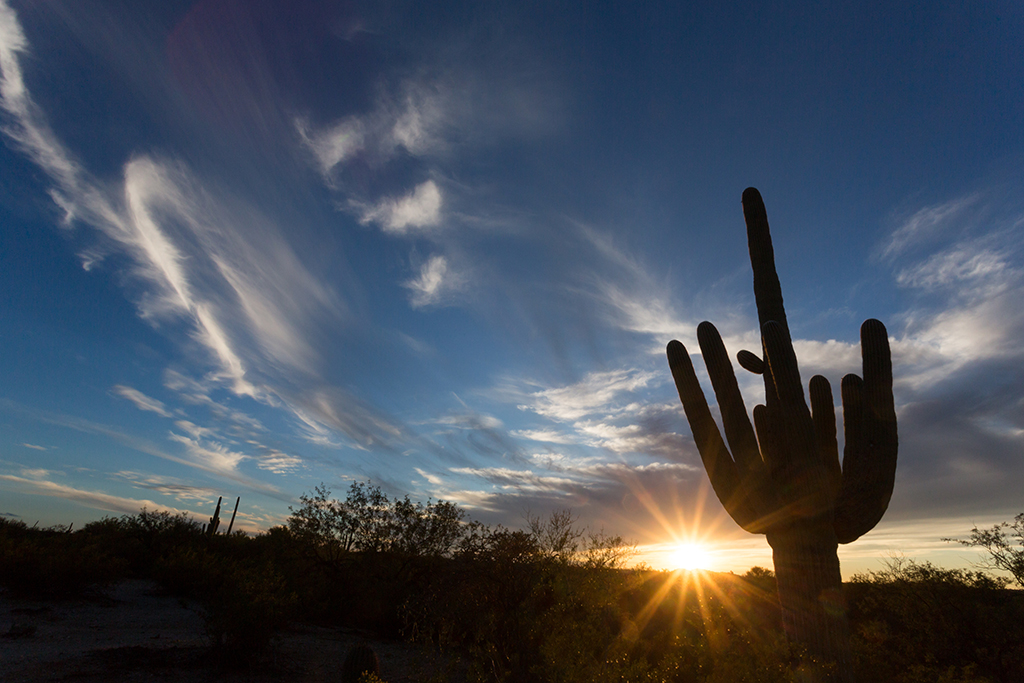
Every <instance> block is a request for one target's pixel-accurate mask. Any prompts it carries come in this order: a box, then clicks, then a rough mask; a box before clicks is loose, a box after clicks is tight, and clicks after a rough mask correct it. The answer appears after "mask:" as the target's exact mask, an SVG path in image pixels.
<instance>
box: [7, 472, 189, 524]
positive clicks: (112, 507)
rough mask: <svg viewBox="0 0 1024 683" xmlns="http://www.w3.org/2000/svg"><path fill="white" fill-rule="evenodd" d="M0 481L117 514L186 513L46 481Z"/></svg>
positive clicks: (13, 476) (14, 478) (149, 501)
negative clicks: (149, 512) (144, 511)
mask: <svg viewBox="0 0 1024 683" xmlns="http://www.w3.org/2000/svg"><path fill="white" fill-rule="evenodd" d="M0 481H3V482H9V484H13V485H14V488H15V489H16V490H19V491H25V492H29V493H33V494H36V495H41V496H52V497H54V498H63V499H64V500H70V501H72V502H75V503H81V504H83V505H87V506H89V507H92V508H97V509H99V510H106V511H107V512H114V513H118V514H129V515H131V514H136V513H138V512H139V510H141V509H142V508H147V509H148V510H152V511H157V512H163V511H166V512H170V513H172V514H179V513H181V512H187V511H186V510H179V509H178V508H173V507H169V506H167V505H161V504H160V503H155V502H153V501H152V500H147V499H137V498H125V497H122V496H115V495H112V494H109V493H104V492H102V491H90V490H88V489H82V488H76V487H74V486H68V485H66V484H61V483H58V482H55V481H49V480H46V479H35V478H33V479H29V478H25V477H18V476H15V475H11V474H0Z"/></svg>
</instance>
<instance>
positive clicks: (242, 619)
mask: <svg viewBox="0 0 1024 683" xmlns="http://www.w3.org/2000/svg"><path fill="white" fill-rule="evenodd" d="M155 576H156V578H157V579H158V580H159V581H160V582H161V583H162V584H163V585H164V586H165V587H167V588H168V590H170V591H172V592H173V593H175V594H177V595H181V596H183V597H189V598H193V599H195V600H197V601H198V602H199V603H200V604H201V605H202V611H203V619H204V621H205V623H206V628H207V633H208V634H209V636H210V640H211V642H212V644H213V645H214V646H215V647H216V648H218V649H219V650H222V651H224V652H225V653H227V654H239V655H248V654H255V653H260V652H262V651H264V650H266V649H267V648H268V646H269V645H270V643H271V640H272V638H273V636H274V635H275V634H276V633H277V632H278V631H279V630H280V629H281V628H283V627H284V626H285V624H286V623H287V622H288V620H289V619H290V617H291V616H292V610H293V607H294V605H295V602H296V600H295V595H294V594H293V593H291V592H290V591H288V589H287V586H286V585H285V582H284V580H283V579H282V577H281V575H280V574H279V573H278V572H277V571H276V570H275V569H274V567H273V565H271V564H269V563H266V562H260V561H254V560H245V559H234V558H231V557H228V556H225V555H221V554H218V553H214V552H211V551H209V550H207V549H204V548H183V549H179V550H178V551H176V552H173V553H171V554H170V555H168V556H166V557H164V558H162V559H161V560H160V561H159V563H158V564H157V565H156V567H155Z"/></svg>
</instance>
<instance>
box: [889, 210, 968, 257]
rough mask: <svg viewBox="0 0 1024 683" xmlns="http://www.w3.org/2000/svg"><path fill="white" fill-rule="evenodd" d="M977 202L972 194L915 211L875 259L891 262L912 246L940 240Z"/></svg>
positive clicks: (956, 226)
mask: <svg viewBox="0 0 1024 683" xmlns="http://www.w3.org/2000/svg"><path fill="white" fill-rule="evenodd" d="M981 199H982V194H981V193H973V194H969V195H965V196H963V197H958V198H956V199H952V200H950V201H947V202H944V203H941V204H935V205H932V206H926V207H923V208H921V209H918V210H917V211H915V212H914V213H912V214H911V215H910V216H909V217H907V218H906V219H905V220H904V221H903V222H902V224H901V225H900V226H899V227H898V228H896V229H895V230H894V231H893V232H892V234H891V235H890V236H889V238H888V240H886V242H885V243H884V244H882V245H881V246H880V247H879V248H878V249H876V251H875V253H876V257H877V258H880V259H882V260H887V261H888V260H892V259H894V258H896V257H897V256H900V255H901V254H903V253H904V252H906V251H907V250H909V249H911V248H913V247H916V246H919V245H921V244H923V243H927V242H928V241H931V240H933V239H936V238H938V237H941V236H942V235H944V234H946V233H947V232H948V231H950V230H952V229H962V227H963V225H964V215H965V213H966V212H967V210H968V209H972V208H976V207H977V204H978V202H979V201H980V200H981Z"/></svg>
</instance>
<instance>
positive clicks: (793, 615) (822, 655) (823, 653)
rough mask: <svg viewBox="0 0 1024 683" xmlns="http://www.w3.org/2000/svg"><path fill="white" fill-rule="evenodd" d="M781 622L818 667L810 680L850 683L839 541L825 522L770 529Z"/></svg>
mask: <svg viewBox="0 0 1024 683" xmlns="http://www.w3.org/2000/svg"><path fill="white" fill-rule="evenodd" d="M767 535H768V544H769V545H770V546H771V547H772V559H773V560H774V562H775V579H776V581H777V582H778V586H779V605H780V607H781V608H782V627H783V629H784V630H785V632H786V638H787V639H788V640H789V642H791V643H795V644H798V645H800V646H802V647H804V648H806V650H807V654H808V655H809V656H810V660H811V661H812V662H814V663H815V664H817V665H818V666H819V667H820V668H819V669H818V670H817V671H814V672H808V673H809V674H810V676H811V680H814V681H830V682H832V681H835V682H837V683H852V681H853V676H852V674H851V671H850V660H851V656H850V629H849V625H848V623H847V619H846V604H845V602H844V600H843V594H842V575H841V574H840V572H839V556H838V554H837V552H836V550H837V548H838V547H839V543H838V541H837V540H836V534H835V531H834V530H833V529H832V528H831V526H830V525H825V524H819V525H815V526H814V527H811V528H807V527H803V528H790V529H786V530H784V531H771V532H769V533H768V534H767Z"/></svg>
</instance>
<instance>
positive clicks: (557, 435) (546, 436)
mask: <svg viewBox="0 0 1024 683" xmlns="http://www.w3.org/2000/svg"><path fill="white" fill-rule="evenodd" d="M510 434H511V435H512V436H514V437H517V438H520V439H529V440H530V441H541V442H544V443H558V444H571V443H576V442H577V440H576V439H574V438H573V437H572V436H570V435H568V434H566V433H565V432H562V431H558V430H555V429H518V430H514V431H512V432H510Z"/></svg>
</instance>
